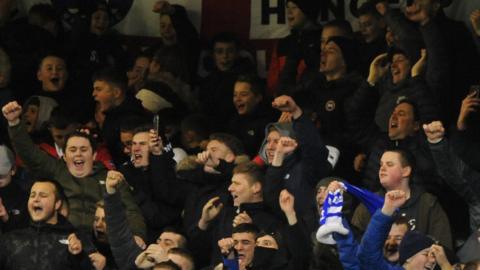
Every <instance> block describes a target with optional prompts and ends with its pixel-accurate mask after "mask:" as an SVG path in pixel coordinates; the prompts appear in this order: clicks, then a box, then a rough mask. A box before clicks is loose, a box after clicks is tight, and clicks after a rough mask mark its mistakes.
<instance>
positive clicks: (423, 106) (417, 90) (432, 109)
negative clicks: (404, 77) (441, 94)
mask: <svg viewBox="0 0 480 270" xmlns="http://www.w3.org/2000/svg"><path fill="white" fill-rule="evenodd" d="M411 87H412V88H413V90H412V98H413V99H414V101H415V102H416V103H417V104H416V105H417V106H416V107H417V109H418V114H419V119H420V122H421V123H430V122H431V121H434V120H439V119H440V112H439V102H438V99H437V98H436V97H437V95H435V94H433V92H432V91H431V90H430V88H429V87H428V85H427V83H426V81H425V80H424V79H423V78H421V77H420V76H417V77H415V78H412V79H411Z"/></svg>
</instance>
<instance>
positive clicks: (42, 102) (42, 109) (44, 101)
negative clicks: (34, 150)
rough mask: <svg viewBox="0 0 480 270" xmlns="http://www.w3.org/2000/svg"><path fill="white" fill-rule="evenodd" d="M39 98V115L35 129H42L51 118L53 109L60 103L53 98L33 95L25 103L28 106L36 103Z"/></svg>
mask: <svg viewBox="0 0 480 270" xmlns="http://www.w3.org/2000/svg"><path fill="white" fill-rule="evenodd" d="M37 100H38V117H37V122H36V123H35V128H34V130H40V129H42V127H43V126H44V125H45V124H46V123H47V121H48V120H49V119H50V114H51V113H52V111H53V109H55V107H57V106H58V103H57V102H56V101H55V100H54V99H53V98H49V97H42V96H31V97H30V98H28V100H27V101H26V102H25V105H27V106H28V105H36V104H37V103H36V101H37ZM25 109H26V108H25Z"/></svg>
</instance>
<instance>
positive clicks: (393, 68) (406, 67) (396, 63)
mask: <svg viewBox="0 0 480 270" xmlns="http://www.w3.org/2000/svg"><path fill="white" fill-rule="evenodd" d="M410 68H411V65H410V61H409V60H408V58H407V57H406V56H405V55H403V54H399V53H397V54H395V55H393V57H392V64H391V65H390V72H391V73H392V81H393V83H394V84H398V83H400V82H401V81H403V80H405V79H406V78H407V77H408V74H410Z"/></svg>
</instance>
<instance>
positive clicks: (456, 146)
mask: <svg viewBox="0 0 480 270" xmlns="http://www.w3.org/2000/svg"><path fill="white" fill-rule="evenodd" d="M474 136H475V134H473V132H471V131H470V130H469V129H468V128H467V130H465V131H460V130H457V129H456V128H455V129H452V136H451V139H450V144H451V146H452V148H453V150H454V151H455V153H456V154H457V155H458V157H460V159H461V160H462V161H463V162H465V164H467V165H468V166H469V167H471V168H472V169H474V170H476V171H477V172H480V152H479V151H478V149H480V141H479V140H478V139H477V140H474V139H473V138H475V137H474Z"/></svg>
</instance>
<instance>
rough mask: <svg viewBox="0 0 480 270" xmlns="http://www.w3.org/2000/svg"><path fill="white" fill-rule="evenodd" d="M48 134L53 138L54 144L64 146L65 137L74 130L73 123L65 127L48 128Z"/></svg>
mask: <svg viewBox="0 0 480 270" xmlns="http://www.w3.org/2000/svg"><path fill="white" fill-rule="evenodd" d="M49 130H50V135H51V136H52V138H53V141H54V142H55V144H56V145H57V146H58V147H60V148H62V149H63V147H64V146H65V137H66V136H67V135H68V134H70V133H72V132H74V131H75V125H73V124H71V125H68V126H67V127H66V128H65V129H59V128H56V127H51V128H50V129H49Z"/></svg>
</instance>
